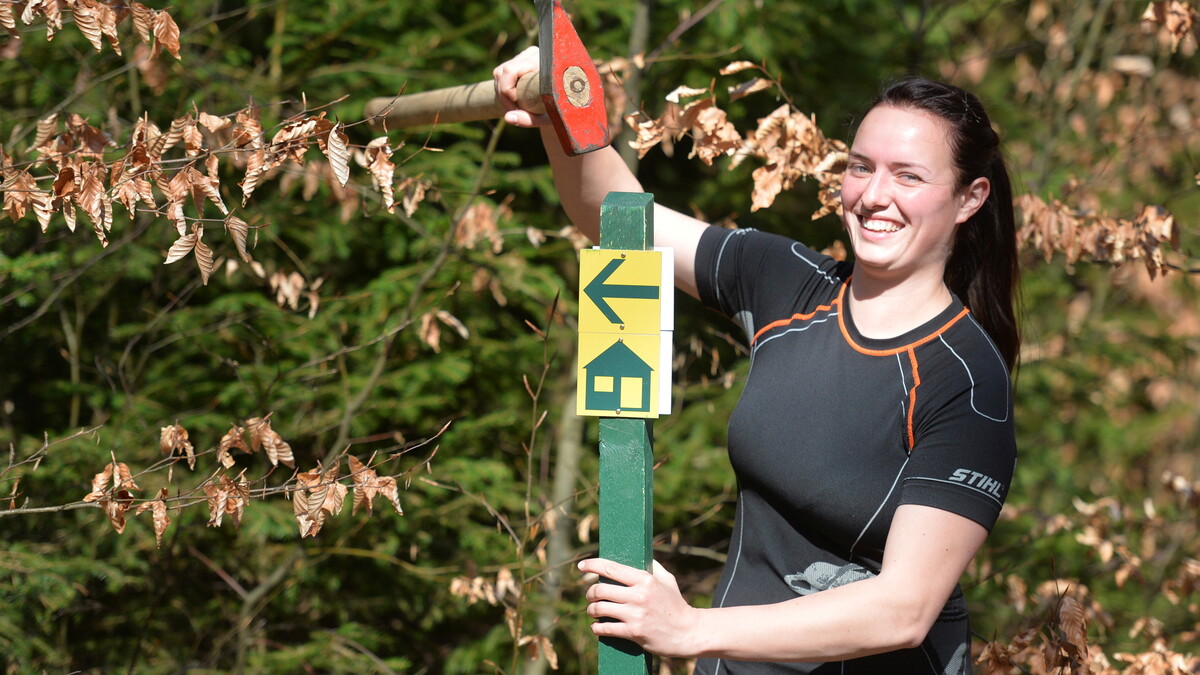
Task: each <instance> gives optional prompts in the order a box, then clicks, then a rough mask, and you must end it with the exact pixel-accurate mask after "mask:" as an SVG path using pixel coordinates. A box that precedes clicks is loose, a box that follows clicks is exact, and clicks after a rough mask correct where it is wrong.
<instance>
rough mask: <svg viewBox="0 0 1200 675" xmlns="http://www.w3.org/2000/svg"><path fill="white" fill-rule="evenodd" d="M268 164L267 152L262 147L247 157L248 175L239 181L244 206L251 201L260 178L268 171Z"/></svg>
mask: <svg viewBox="0 0 1200 675" xmlns="http://www.w3.org/2000/svg"><path fill="white" fill-rule="evenodd" d="M266 166H267V153H266V151H265V150H263V149H262V148H256V149H255V150H254V151H253V152H251V153H250V156H249V157H247V158H246V177H245V178H243V179H242V180H241V182H240V183H238V186H239V187H241V188H242V206H245V205H246V202H248V201H250V195H251V194H253V193H254V190H255V188H257V187H258V181H259V178H261V177H262V174H263V173H264V172H265V171H266Z"/></svg>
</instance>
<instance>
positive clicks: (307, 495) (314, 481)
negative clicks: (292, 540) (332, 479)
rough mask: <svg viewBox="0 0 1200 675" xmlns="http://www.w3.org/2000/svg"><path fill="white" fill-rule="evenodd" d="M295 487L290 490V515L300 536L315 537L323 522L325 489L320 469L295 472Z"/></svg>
mask: <svg viewBox="0 0 1200 675" xmlns="http://www.w3.org/2000/svg"><path fill="white" fill-rule="evenodd" d="M296 483H297V487H296V489H295V490H293V491H292V515H294V516H295V517H296V524H297V525H298V526H299V528H300V538H301V539H303V538H304V537H315V536H317V533H318V532H320V531H321V526H322V525H323V524H324V523H325V511H324V510H323V509H322V508H321V506H322V505H323V503H324V501H325V493H326V489H325V487H324V486H323V485H322V479H321V473H320V469H312V470H311V471H303V472H301V473H298V474H296Z"/></svg>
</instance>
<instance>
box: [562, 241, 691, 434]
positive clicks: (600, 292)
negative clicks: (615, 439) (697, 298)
mask: <svg viewBox="0 0 1200 675" xmlns="http://www.w3.org/2000/svg"><path fill="white" fill-rule="evenodd" d="M579 271H580V279H579V286H580V292H579V374H578V382H579V384H578V392H577V393H578V403H577V406H576V412H577V413H578V414H579V415H591V416H599V417H642V418H654V417H658V416H659V414H660V404H661V403H663V398H662V393H661V387H662V384H663V383H662V382H660V371H661V367H660V364H661V362H662V359H663V356H662V353H663V341H662V340H663V334H662V332H661V331H662V329H663V319H662V313H663V297H662V296H663V290H662V289H663V286H662V284H663V276H664V271H663V253H662V251H621V250H610V249H591V250H584V251H581V252H580V260H579ZM666 289H667V292H668V293H670V292H672V288H671V286H669V285H668V286H667V287H666ZM669 341H670V339H669V334H668V346H669ZM667 361H668V363H667V367H670V363H669V361H670V357H669V355H668V357H667ZM668 372H669V371H668ZM666 384H667V386H668V387H669V386H670V379H669V377H668V380H667V382H666ZM665 400H666V402H667V405H669V401H670V396H669V390H668V394H667V398H666V399H665Z"/></svg>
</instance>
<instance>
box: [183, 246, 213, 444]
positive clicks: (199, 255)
mask: <svg viewBox="0 0 1200 675" xmlns="http://www.w3.org/2000/svg"><path fill="white" fill-rule="evenodd" d="M194 227H195V230H196V248H195V252H196V266H197V267H199V268H200V281H201V283H202V284H204V285H205V286H207V285H208V278H209V277H211V276H212V273H213V252H212V249H211V248H209V247H208V244H205V243H204V242H203V241H201V240H200V238H201V237H202V236H203V235H204V227H203V226H201V225H199V224H197V225H195V226H194ZM188 463H189V464H191V463H192V460H191V456H190V455H189V456H188Z"/></svg>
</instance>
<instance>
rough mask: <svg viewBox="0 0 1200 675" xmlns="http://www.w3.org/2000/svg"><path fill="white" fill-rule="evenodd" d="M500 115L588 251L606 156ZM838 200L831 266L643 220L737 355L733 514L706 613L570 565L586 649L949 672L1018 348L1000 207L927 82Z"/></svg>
mask: <svg viewBox="0 0 1200 675" xmlns="http://www.w3.org/2000/svg"><path fill="white" fill-rule="evenodd" d="M536 67H537V59H536V52H534V51H532V50H528V51H526V52H524V53H522V54H521V55H520V56H518V57H517V58H516V59H514V60H512V61H510V62H508V63H505V64H503V65H501V66H500V67H498V68H497V69H496V71H495V77H496V86H497V90H498V91H499V92H500V93H501V95H502V96H503V97H505V98H507V99H508V100H509V105H510V107H511V98H512V91H513V88H514V87H515V83H516V80H517V78H518V77H519V76H520V75H521V74H523V73H524V72H528V71H529V70H532V69H534V68H536ZM505 119H506V121H508V122H510V123H512V124H516V125H520V126H539V125H540V126H542V129H543V131H542V133H543V141H544V143H545V145H546V148H547V153H548V155H549V156H550V160H551V163H552V165H553V169H554V175H555V181H556V185H557V188H558V191H559V194H560V196H561V198H562V202H563V205H564V207H565V208H566V210H567V213H568V215H569V216H570V218H571V219H572V220H573V222H574V223H575V224H576V225H577V226H578V227H580V228H581V229H582V230H583V231H584V233H585V234H587V235H588V236H590V237H592V238H593V239H596V238H597V235H598V219H599V205H600V202H601V200H602V199H603V198H604V196H605V195H606V194H607V193H608V192H609V191H612V190H617V191H627V192H638V191H641V186H640V185H639V183H638V181H637V180H636V178H635V177H634V176H633V175H632V174H631V173H630V172H629V171H628V170H626V168H625V165H624V164H623V163H622V161H621V160H620V158H619V157H618V155H617V154H616V152H614V151H612V150H611V149H605V150H602V151H599V152H595V153H591V154H588V155H584V156H581V157H577V158H567V157H566V156H564V155H563V154H562V153H561V151H560V150H558V149H557V141H556V140H555V139H554V137H553V132H552V131H550V130H548V129H547V128H546V127H545V125H544V121H543V120H540V119H537V118H535V117H534V116H531V115H530V114H529V113H526V112H524V111H520V110H515V109H513V110H510V111H509V112H508V113H506V115H505ZM842 203H843V216H842V221H843V225H844V226H845V228H846V231H847V233H848V236H849V239H850V243H851V245H852V247H853V249H854V261H853V262H852V263H850V262H838V261H835V260H832V259H830V258H828V257H825V256H822V255H820V254H818V253H816V252H814V251H812V250H811V249H808V248H806V247H804V246H803V245H801V244H799V243H796V242H793V241H790V240H788V239H786V238H783V237H778V236H775V235H769V234H765V233H760V232H756V231H753V230H745V229H743V230H724V229H720V228H712V227H709V226H707V225H706V224H704V223H702V222H700V221H698V220H695V219H693V218H690V217H688V216H685V215H683V214H680V213H677V212H675V211H672V210H670V209H667V208H664V207H662V206H656V211H655V244H656V245H658V246H670V247H672V248H673V249H674V256H675V269H676V274H677V279H676V283H677V285H678V286H679V287H680V288H682V289H683V290H685V291H686V292H688V293H690V294H691V295H693V296H695V297H698V298H699V299H700V300H701V301H703V302H704V303H705V304H708V305H710V306H712V307H714V308H716V309H718V310H720V311H721V312H723V313H725V314H726V315H727V316H729V317H731V318H733V319H734V320H735V321H737V322H738V323H740V324H741V325H742V326H743V328H744V329H745V330H746V334H747V336H748V339H749V342H750V346H751V369H750V375H749V377H748V379H747V383H746V388H745V391H744V392H743V394H742V396H741V399H740V400H739V402H738V405H737V408H736V409H735V411H734V413H733V415H732V417H731V419H730V425H729V454H730V459H731V461H732V463H733V467H734V470H735V472H736V474H737V477H738V506H737V513H736V515H735V526H734V533H733V539H732V543H731V550H730V551H729V557H728V561H727V563H726V566H725V569H724V572H723V574H722V577H721V580H720V583H719V585H718V586H717V589H716V592H715V593H714V599H713V607H712V608H696V607H692V606H690V605H689V604H688V603H687V602H686V601H685V600H684V599H683V597H682V596H681V594H680V592H679V589H678V587H677V585H676V583H675V580H674V578H673V577H672V576H671V575H670V574H669V573H668V572H666V571H665V570H664V569H663V568H662V567H661V566H660V565H658V564H657V563H655V564H654V569H653V571H652V572H644V571H642V570H638V569H634V568H630V567H627V566H624V565H620V564H617V563H614V562H612V561H608V560H602V559H593V560H585V561H583V562H581V563H580V564H579V569H580V570H582V571H583V572H590V573H595V574H597V575H600V576H602V577H606V578H608V579H612V580H614V581H617V582H619V584H622V585H618V584H596V585H594V586H592V587H590V588H589V589H588V591H587V599H588V601H589V604H588V607H587V612H588V614H589V615H590V616H592V617H595V618H597V619H599V618H602V617H604V618H606V619H608V620H606V621H604V622H600V621H597V622H596V623H594V624H593V626H592V631H593V632H594V633H595V634H597V635H601V636H614V637H621V638H628V639H630V640H633V641H634V642H637V643H638V644H640V645H641V646H642V647H643V648H645V649H646V650H647V651H649V652H652V653H655V654H660V655H664V656H677V657H700V661H699V662H698V664H697V669H696V672H698V673H775V672H815V673H872V674H878V673H955V674H957V673H968V672H970V660H971V659H970V635H969V629H968V626H967V615H966V607H965V603H964V601H963V597H962V592H961V590H960V589H959V588H958V587H957V582H958V579H959V577H960V576H961V575H962V574H963V571H964V570H965V569H966V567H967V565H968V563H969V562H970V561H971V558H972V557H973V556H974V555H975V552H976V551H977V550H978V549H979V547H980V545H981V544H982V543H983V541H984V539H985V537H986V536H987V532H988V530H989V529H990V528H991V527H992V525H993V524H994V523H995V520H996V518H997V516H998V514H999V511H1000V507H1001V505H1002V504H1003V501H1004V498H1005V496H1006V493H1007V489H1008V484H1009V481H1010V480H1011V478H1012V472H1013V468H1014V464H1015V461H1016V447H1015V440H1014V434H1013V425H1012V396H1011V386H1010V378H1009V369H1010V368H1011V367H1012V366H1013V364H1014V362H1015V359H1016V355H1017V350H1018V346H1019V338H1018V334H1017V328H1016V323H1015V320H1014V315H1013V292H1014V286H1015V283H1016V242H1015V230H1014V223H1013V212H1012V198H1011V189H1010V186H1009V181H1008V176H1007V172H1006V170H1005V167H1004V161H1003V158H1002V157H1001V154H1000V149H999V140H998V138H997V136H996V134H995V132H994V131H993V130H992V128H991V125H990V123H989V121H988V118H987V115H986V113H985V112H984V111H983V109H982V107H981V106H980V104H979V102H978V100H977V99H976V98H975V97H974V96H972V95H970V94H968V93H966V92H964V91H962V90H960V89H957V88H955V87H950V86H948V85H943V84H940V83H936V82H932V81H929V80H920V79H917V80H906V81H903V82H900V83H897V84H895V85H893V86H891V87H889V88H888V89H886V90H885V91H884V92H883V94H882V95H881V96H880V97H879V99H878V100H877V101H876V102H875V103H874V104H873V105H872V107H871V108H870V110H869V112H868V113H867V115H866V116H865V117H864V118H863V120H862V122H861V123H860V125H859V128H858V130H857V133H856V135H855V138H854V142H853V145H852V146H851V149H850V156H849V162H848V166H847V168H846V171H845V175H844V178H843V186H842ZM964 303H965V304H966V307H970V310H967V309H966V307H964Z"/></svg>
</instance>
